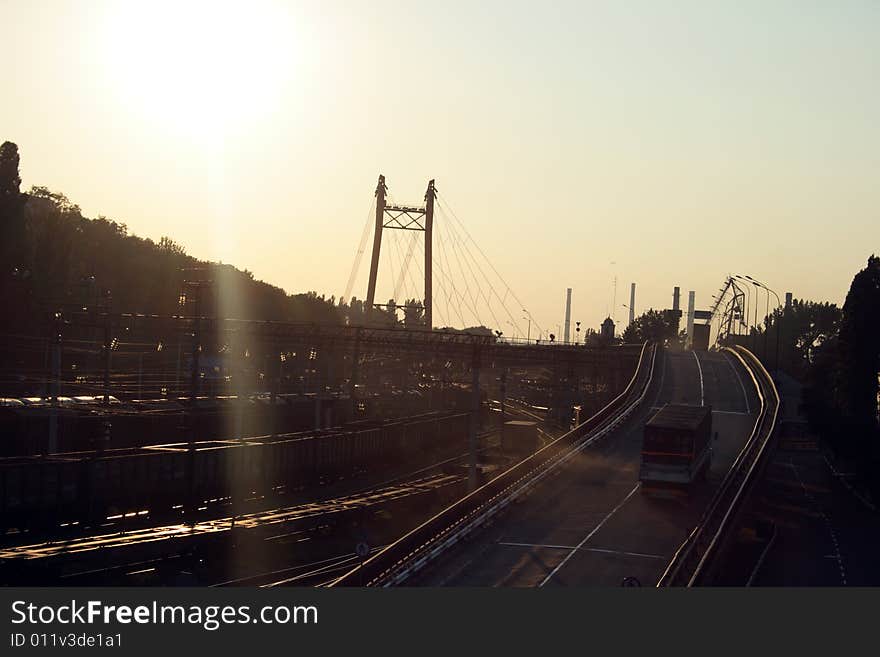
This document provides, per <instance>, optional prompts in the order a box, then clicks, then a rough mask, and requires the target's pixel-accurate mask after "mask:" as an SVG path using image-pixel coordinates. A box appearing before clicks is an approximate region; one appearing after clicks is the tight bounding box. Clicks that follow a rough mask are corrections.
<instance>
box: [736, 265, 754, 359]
mask: <svg viewBox="0 0 880 657" xmlns="http://www.w3.org/2000/svg"><path fill="white" fill-rule="evenodd" d="M734 278H736V279H738V280H740V281H742V282H743V283H747V285H746V286H745V290H746V328H747V329H748V328H749V308H750V307H751V305H752V293H751V292H750V291H749V285H754V281H752V280H750V279H748V278H746V277H745V276H740V275H739V274H737V275H735V276H734ZM757 327H758V291H757V290H755V323H754V328H755V329H756V330H757ZM749 333H750V334H751V330H749ZM757 338H758V336H757V334H755V337H754V339H753V340H752V341H751V342H752V349H755V341H756V340H757Z"/></svg>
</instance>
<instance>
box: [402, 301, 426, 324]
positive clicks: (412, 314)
mask: <svg viewBox="0 0 880 657" xmlns="http://www.w3.org/2000/svg"><path fill="white" fill-rule="evenodd" d="M403 325H404V326H405V327H406V328H424V326H425V309H424V308H423V307H422V302H421V300H419V299H407V300H406V301H404V302H403Z"/></svg>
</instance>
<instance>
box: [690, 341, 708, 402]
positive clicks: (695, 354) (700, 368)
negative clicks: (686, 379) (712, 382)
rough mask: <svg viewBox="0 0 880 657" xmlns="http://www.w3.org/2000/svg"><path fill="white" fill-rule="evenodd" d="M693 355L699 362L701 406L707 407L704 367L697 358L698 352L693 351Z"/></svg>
mask: <svg viewBox="0 0 880 657" xmlns="http://www.w3.org/2000/svg"><path fill="white" fill-rule="evenodd" d="M691 353H692V354H693V355H694V360H695V361H697V369H698V370H699V371H700V406H705V405H706V404H705V403H704V400H705V398H706V395H705V394H704V388H703V366H702V365H700V359H699V358H698V357H697V352H696V351H692V352H691Z"/></svg>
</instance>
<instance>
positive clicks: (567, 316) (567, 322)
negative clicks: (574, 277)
mask: <svg viewBox="0 0 880 657" xmlns="http://www.w3.org/2000/svg"><path fill="white" fill-rule="evenodd" d="M570 337H571V288H568V289H566V291H565V335H564V340H563V343H564V344H568V341H569V338H570Z"/></svg>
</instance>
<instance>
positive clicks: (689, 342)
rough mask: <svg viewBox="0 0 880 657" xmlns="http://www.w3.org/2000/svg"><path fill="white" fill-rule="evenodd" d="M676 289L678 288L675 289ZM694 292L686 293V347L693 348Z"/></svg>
mask: <svg viewBox="0 0 880 657" xmlns="http://www.w3.org/2000/svg"><path fill="white" fill-rule="evenodd" d="M676 289H678V288H676ZM695 298H696V292H694V291H693V290H691V291H690V292H688V317H687V346H688V347H693V344H694V301H695Z"/></svg>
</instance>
